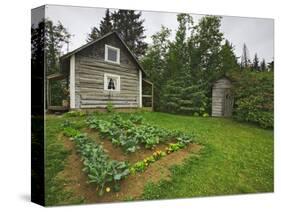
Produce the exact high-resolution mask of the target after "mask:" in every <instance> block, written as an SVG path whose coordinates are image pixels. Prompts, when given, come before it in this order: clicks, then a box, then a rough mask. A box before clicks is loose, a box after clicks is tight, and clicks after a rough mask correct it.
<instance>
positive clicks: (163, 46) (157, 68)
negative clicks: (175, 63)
mask: <svg viewBox="0 0 281 212" xmlns="http://www.w3.org/2000/svg"><path fill="white" fill-rule="evenodd" d="M170 34H171V30H169V29H168V28H165V27H164V26H161V30H160V31H159V32H157V33H156V34H154V35H152V45H150V46H149V47H148V49H147V53H146V54H145V55H144V57H143V58H142V59H141V64H142V66H143V68H144V69H145V70H146V74H147V77H148V79H149V80H150V81H151V82H153V84H154V110H156V111H159V110H160V97H161V96H162V87H163V85H164V83H165V81H166V79H164V74H165V72H166V67H167V60H166V59H167V53H168V49H169V40H168V38H169V36H170Z"/></svg>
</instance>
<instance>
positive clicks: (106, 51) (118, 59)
mask: <svg viewBox="0 0 281 212" xmlns="http://www.w3.org/2000/svg"><path fill="white" fill-rule="evenodd" d="M104 48H105V49H104V60H105V61H106V62H109V63H115V64H120V49H119V48H116V47H113V46H110V45H107V44H105V47H104ZM109 48H110V49H113V50H116V51H117V61H112V60H108V49H109Z"/></svg>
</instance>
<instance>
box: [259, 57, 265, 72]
mask: <svg viewBox="0 0 281 212" xmlns="http://www.w3.org/2000/svg"><path fill="white" fill-rule="evenodd" d="M260 69H261V71H266V62H265V59H262V61H261V64H260Z"/></svg>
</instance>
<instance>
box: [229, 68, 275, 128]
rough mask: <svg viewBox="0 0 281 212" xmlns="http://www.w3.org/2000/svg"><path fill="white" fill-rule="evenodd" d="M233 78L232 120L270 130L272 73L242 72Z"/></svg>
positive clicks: (272, 122) (271, 122)
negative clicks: (233, 102)
mask: <svg viewBox="0 0 281 212" xmlns="http://www.w3.org/2000/svg"><path fill="white" fill-rule="evenodd" d="M234 77H235V83H234V92H235V105H234V118H236V119H237V120H239V121H247V122H251V123H256V124H258V125H259V126H261V127H263V128H272V127H273V124H274V121H273V116H274V115H273V108H274V107H273V73H272V72H246V73H245V72H243V73H240V74H236V75H235V76H234Z"/></svg>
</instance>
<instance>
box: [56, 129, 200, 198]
mask: <svg viewBox="0 0 281 212" xmlns="http://www.w3.org/2000/svg"><path fill="white" fill-rule="evenodd" d="M84 131H85V132H87V134H88V136H89V137H92V138H93V139H94V140H95V141H96V142H99V143H100V144H101V145H102V146H103V148H104V149H105V150H106V151H107V153H108V154H109V156H110V157H111V158H112V159H115V160H118V161H129V162H130V163H134V162H136V161H139V160H142V159H144V158H145V157H147V156H150V155H152V154H153V152H154V151H157V150H164V148H165V147H166V145H164V144H161V145H157V148H156V149H154V150H147V149H145V148H141V149H139V150H137V151H136V152H135V153H131V154H124V152H123V151H122V150H121V149H120V148H119V147H116V146H114V145H112V143H111V142H110V141H109V140H107V139H104V140H101V139H100V137H99V135H98V133H97V132H94V131H92V130H84ZM59 138H60V139H61V140H62V141H63V142H64V145H65V147H66V148H67V149H68V150H70V151H71V154H70V155H69V157H68V160H67V163H66V165H65V169H64V170H63V171H62V172H61V173H60V174H59V176H58V177H62V178H64V179H68V180H67V183H66V184H65V189H66V190H69V191H71V192H72V193H73V194H74V195H75V196H79V197H83V198H84V199H85V202H86V203H101V202H118V201H123V200H126V199H138V198H140V196H141V194H142V192H143V189H144V186H145V185H146V183H147V182H158V181H160V180H163V179H169V177H170V171H169V168H170V167H171V166H173V165H179V164H181V163H182V162H183V160H184V159H186V158H188V157H190V156H191V155H192V154H196V153H198V152H199V151H200V149H201V147H202V146H200V145H198V144H190V145H189V146H188V147H187V148H184V149H182V150H179V151H177V152H174V153H171V154H169V155H167V156H166V157H164V158H162V159H160V160H158V161H156V162H155V163H153V164H151V165H150V166H149V167H148V168H147V169H146V171H145V172H143V173H138V174H136V175H129V176H128V177H127V178H126V179H124V180H123V181H122V182H121V190H120V191H119V192H113V191H110V192H109V193H105V194H104V195H103V196H98V194H97V191H96V187H95V186H94V185H92V184H88V183H87V180H88V178H87V175H86V173H84V172H83V171H82V169H83V164H82V162H81V158H80V156H79V154H78V153H77V152H76V151H75V145H74V143H73V142H72V141H71V140H69V139H68V138H66V137H64V136H61V135H60V136H59Z"/></svg>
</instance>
